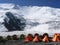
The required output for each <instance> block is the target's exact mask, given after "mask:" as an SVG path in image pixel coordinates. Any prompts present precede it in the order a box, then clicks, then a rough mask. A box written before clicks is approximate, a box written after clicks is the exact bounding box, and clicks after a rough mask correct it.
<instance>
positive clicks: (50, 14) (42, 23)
mask: <svg viewBox="0 0 60 45" xmlns="http://www.w3.org/2000/svg"><path fill="white" fill-rule="evenodd" d="M0 5H1V6H0V7H1V8H2V9H1V10H0V19H1V20H0V22H1V21H2V22H3V19H4V17H5V13H6V12H8V11H10V12H12V13H13V14H15V15H17V17H18V18H19V16H18V15H21V16H23V17H24V18H25V19H26V21H27V23H26V27H25V32H24V33H25V34H27V33H30V32H32V33H35V32H38V33H43V32H47V33H50V34H51V33H52V32H51V31H54V32H53V33H56V32H60V29H58V30H54V29H53V30H52V29H51V30H50V29H49V27H50V25H51V23H47V22H49V21H60V9H58V8H52V7H46V6H43V7H41V6H17V8H15V7H16V5H14V4H0ZM4 9H8V10H4ZM1 17H2V18H1ZM36 22H38V23H39V25H37V26H31V25H28V23H33V24H34V23H36ZM46 23H47V24H46ZM53 27H54V25H53ZM3 29H4V28H3ZM0 31H1V30H0ZM26 31H27V33H26ZM29 31H30V32H29ZM16 32H17V31H16ZM19 32H20V31H19ZM5 33H6V34H7V32H5ZM11 33H12V34H14V32H10V33H9V34H11ZM1 34H3V33H1ZM1 34H0V35H1Z"/></svg>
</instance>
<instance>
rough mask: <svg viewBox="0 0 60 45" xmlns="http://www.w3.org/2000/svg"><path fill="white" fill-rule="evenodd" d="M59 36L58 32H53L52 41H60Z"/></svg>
mask: <svg viewBox="0 0 60 45" xmlns="http://www.w3.org/2000/svg"><path fill="white" fill-rule="evenodd" d="M59 36H60V35H59V34H55V35H54V37H53V39H52V41H53V42H60V39H59Z"/></svg>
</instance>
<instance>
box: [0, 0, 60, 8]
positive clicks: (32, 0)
mask: <svg viewBox="0 0 60 45" xmlns="http://www.w3.org/2000/svg"><path fill="white" fill-rule="evenodd" d="M0 3H13V4H17V5H20V6H50V7H55V8H60V0H0Z"/></svg>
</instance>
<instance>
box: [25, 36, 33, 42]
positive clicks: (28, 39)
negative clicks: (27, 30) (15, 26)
mask: <svg viewBox="0 0 60 45" xmlns="http://www.w3.org/2000/svg"><path fill="white" fill-rule="evenodd" d="M32 40H33V38H32V36H31V35H28V36H27V37H26V38H25V40H24V41H25V42H29V41H32Z"/></svg>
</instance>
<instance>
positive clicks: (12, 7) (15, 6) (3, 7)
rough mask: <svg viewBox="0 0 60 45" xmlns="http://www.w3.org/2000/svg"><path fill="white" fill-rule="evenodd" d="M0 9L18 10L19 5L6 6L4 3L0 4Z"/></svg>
mask: <svg viewBox="0 0 60 45" xmlns="http://www.w3.org/2000/svg"><path fill="white" fill-rule="evenodd" d="M0 8H1V9H14V8H15V9H16V8H17V9H19V5H15V4H12V3H10V4H9V3H8V4H6V3H4V4H0Z"/></svg>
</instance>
